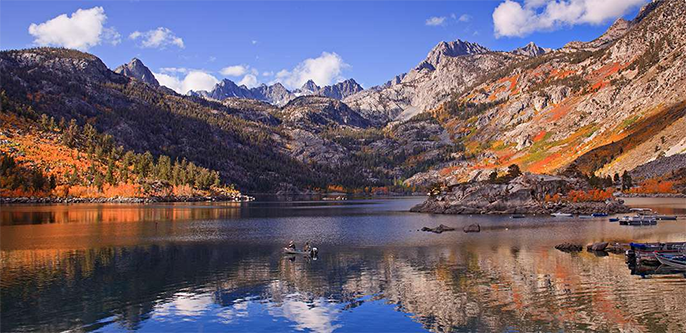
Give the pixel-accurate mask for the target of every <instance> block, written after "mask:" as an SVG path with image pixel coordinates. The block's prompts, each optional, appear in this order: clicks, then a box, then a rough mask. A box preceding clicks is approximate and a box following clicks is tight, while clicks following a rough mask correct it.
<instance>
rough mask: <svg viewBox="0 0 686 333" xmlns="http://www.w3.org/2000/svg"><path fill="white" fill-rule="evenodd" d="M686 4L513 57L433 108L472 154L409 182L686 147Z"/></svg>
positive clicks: (626, 161)
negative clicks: (556, 47) (538, 52)
mask: <svg viewBox="0 0 686 333" xmlns="http://www.w3.org/2000/svg"><path fill="white" fill-rule="evenodd" d="M684 14H686V4H685V3H684V2H682V1H670V0H665V1H658V2H655V3H651V4H649V5H647V6H646V7H645V8H644V9H643V10H642V11H641V13H639V15H638V17H637V18H636V19H635V20H633V21H631V22H622V21H618V22H617V23H615V24H614V25H613V26H612V27H611V28H610V30H609V31H608V32H607V33H605V34H604V35H603V36H601V37H599V38H598V39H596V40H594V41H591V42H587V43H582V42H573V43H570V44H569V45H568V46H565V47H564V48H563V49H561V50H557V51H553V52H548V53H545V54H543V55H540V56H537V57H534V58H529V59H526V60H523V61H519V62H514V63H512V64H510V66H508V67H506V68H504V69H501V70H498V71H494V72H491V73H489V74H488V75H487V76H485V77H483V78H481V79H480V80H479V81H478V82H476V83H474V84H473V85H472V86H471V87H470V88H469V89H465V90H464V92H461V93H460V92H457V93H455V94H453V95H452V97H451V98H450V100H449V101H447V102H445V103H443V104H441V105H440V106H439V107H437V108H435V109H433V110H432V111H430V114H431V117H433V118H435V119H437V120H438V121H439V123H440V124H441V125H442V126H443V127H444V128H445V129H446V131H447V132H448V133H449V134H450V137H451V139H452V140H455V141H457V142H461V143H463V144H464V146H465V147H466V151H465V154H464V155H463V157H464V161H463V162H461V163H456V164H455V165H451V166H449V167H442V166H440V165H439V166H436V167H434V171H432V172H429V173H424V174H420V175H417V176H416V177H414V178H413V179H411V180H410V181H409V182H410V183H414V184H416V183H418V182H427V181H444V182H447V183H457V182H460V181H465V180H468V179H472V178H481V179H484V178H485V177H486V176H487V175H488V174H489V173H490V172H491V171H490V170H492V169H499V170H501V172H502V170H504V168H505V167H507V166H508V165H510V164H517V165H519V166H520V167H521V168H522V169H523V170H525V171H530V172H533V173H558V172H562V171H563V170H565V169H566V168H568V167H569V166H570V165H574V166H575V167H576V168H577V169H579V170H580V171H582V172H584V173H596V174H598V175H599V176H607V175H610V176H611V175H613V174H615V173H619V174H621V173H623V172H624V171H628V170H631V169H633V168H635V167H637V166H639V165H641V164H644V163H646V162H649V161H651V160H654V159H656V158H660V157H664V156H670V155H674V154H678V153H683V152H684V149H685V148H686V146H685V144H686V141H685V140H686V139H684V137H683V134H681V133H684V132H685V131H686V118H684V116H685V115H686V109H685V108H686V102H685V101H686V66H685V61H686V58H685V57H684V56H683V55H684V54H685V52H684V51H685V43H684V41H683V39H681V38H677V37H675V36H683V35H684V34H685V33H686V31H684V30H685V29H686V24H685V23H686V22H684V21H685V19H684Z"/></svg>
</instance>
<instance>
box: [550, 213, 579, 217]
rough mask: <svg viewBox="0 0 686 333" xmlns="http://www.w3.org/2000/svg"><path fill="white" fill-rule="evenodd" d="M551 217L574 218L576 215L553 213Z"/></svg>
mask: <svg viewBox="0 0 686 333" xmlns="http://www.w3.org/2000/svg"><path fill="white" fill-rule="evenodd" d="M550 215H551V216H553V217H572V216H574V214H570V213H552V214H550Z"/></svg>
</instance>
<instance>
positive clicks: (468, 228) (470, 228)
mask: <svg viewBox="0 0 686 333" xmlns="http://www.w3.org/2000/svg"><path fill="white" fill-rule="evenodd" d="M462 231H464V232H481V226H480V225H478V224H476V223H474V224H470V225H468V226H466V227H464V228H463V229H462Z"/></svg>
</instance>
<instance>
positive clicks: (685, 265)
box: [655, 251, 686, 270]
mask: <svg viewBox="0 0 686 333" xmlns="http://www.w3.org/2000/svg"><path fill="white" fill-rule="evenodd" d="M655 258H657V260H658V261H659V262H660V263H661V264H663V265H667V266H670V267H674V268H678V269H683V270H686V255H683V254H678V255H669V254H665V253H661V252H657V251H656V252H655Z"/></svg>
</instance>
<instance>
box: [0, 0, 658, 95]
mask: <svg viewBox="0 0 686 333" xmlns="http://www.w3.org/2000/svg"><path fill="white" fill-rule="evenodd" d="M558 1H560V0H558ZM564 1H568V2H566V3H563V4H566V5H568V6H567V7H564V8H560V6H559V3H558V6H554V5H555V3H556V1H554V0H519V1H518V2H517V1H513V0H497V1H436V2H410V1H403V2H392V1H373V2H362V1H355V2H335V1H307V2H290V1H271V2H255V1H253V2H239V1H169V2H164V1H132V2H124V1H65V2H62V1H49V2H38V1H5V0H3V1H2V3H1V4H0V28H1V29H0V48H2V49H16V48H26V47H31V46H36V45H66V46H70V45H71V46H72V47H77V48H80V49H82V50H86V51H88V52H90V53H93V54H95V55H96V56H98V57H100V58H101V59H102V60H103V61H104V62H105V64H107V65H108V66H109V67H110V68H115V67H116V66H118V65H120V64H122V63H125V62H128V61H129V60H130V59H131V58H132V57H138V58H140V59H141V60H143V62H144V63H145V64H146V65H148V67H150V68H151V70H152V71H153V72H155V73H156V75H159V74H165V76H164V77H162V79H161V81H164V83H166V84H168V85H175V87H173V88H175V89H177V90H184V89H189V88H196V87H197V86H203V85H204V86H207V85H209V84H210V83H211V82H212V80H221V79H222V78H225V77H227V78H230V79H232V80H234V81H236V82H240V81H242V82H243V83H246V84H248V85H255V84H259V83H270V82H274V81H281V82H284V83H286V85H287V86H289V87H294V86H297V85H299V84H300V83H302V81H303V80H305V79H307V78H314V79H315V81H318V82H317V83H318V84H320V85H323V84H328V83H333V82H335V81H337V80H340V79H342V78H354V79H356V80H357V81H358V82H360V83H361V84H363V86H365V87H371V86H373V85H377V84H381V83H383V82H385V81H387V80H389V79H390V78H392V77H393V76H395V75H397V74H400V73H402V72H405V71H407V70H409V69H411V68H412V67H413V66H415V65H416V64H417V63H419V62H420V61H421V60H422V59H423V58H424V57H425V56H426V54H427V53H428V52H429V50H430V49H431V48H432V47H433V46H434V45H436V44H437V43H438V42H440V41H444V40H446V41H447V40H455V39H458V38H459V39H463V40H467V41H472V42H477V43H480V44H482V45H484V46H486V47H489V48H491V49H494V50H511V49H514V48H516V47H519V46H522V45H524V44H526V43H528V42H529V41H534V42H535V43H537V44H539V45H541V46H544V47H552V48H558V47H561V46H563V45H564V44H566V43H567V42H569V41H572V40H582V41H587V40H591V39H593V38H595V37H597V36H599V35H600V34H602V33H603V32H604V31H605V29H607V27H608V26H609V25H610V24H611V23H612V22H613V21H614V20H615V19H616V18H617V17H620V16H623V17H625V18H627V19H631V18H633V17H634V16H635V15H636V12H637V11H638V9H639V8H640V5H641V4H643V3H645V2H646V0H602V3H603V4H604V6H605V7H603V8H600V9H593V8H599V6H598V5H597V4H596V5H594V7H588V8H584V7H583V6H587V5H586V4H584V3H587V2H594V1H595V2H596V3H598V0H564ZM551 3H552V4H551ZM608 6H609V7H608ZM600 7H602V6H600ZM620 7H621V8H620ZM93 8H99V9H98V10H91V9H93ZM79 9H82V10H91V11H88V12H83V13H82V14H83V15H81V17H82V18H83V20H82V21H79V22H80V23H79V22H76V21H75V20H74V21H70V20H71V19H73V18H74V16H73V13H75V12H76V11H77V10H79ZM559 11H562V13H563V14H565V15H567V16H564V18H560V17H563V16H561V15H559ZM494 12H496V13H498V15H494ZM570 13H572V14H573V15H576V16H574V17H573V18H568V17H569V14H570ZM62 14H66V15H67V16H66V17H63V18H61V19H59V20H54V21H50V20H53V19H55V18H56V17H58V16H59V15H62ZM496 16H497V22H494V18H496ZM46 22H47V23H46ZM32 24H34V26H33V27H32V28H31V29H30V27H31V25H32ZM41 24H43V25H41ZM79 24H83V25H85V30H84V31H86V32H85V33H80V32H79V30H78V29H77V30H76V31H75V30H74V25H75V26H77V28H78V27H80V26H79ZM93 26H95V27H94V28H92V27H93ZM97 29H101V30H97ZM96 30H97V31H100V33H94V31H96ZM95 34H97V36H95ZM132 34H133V35H132ZM84 36H86V37H84ZM133 37H135V38H133ZM74 45H77V46H74ZM308 59H309V60H308ZM227 67H228V68H227ZM174 69H176V70H174ZM223 69H224V70H223ZM279 72H281V74H280V75H277V73H279ZM189 73H194V74H195V76H193V77H190V78H187V77H186V76H187V75H189ZM158 78H160V77H158ZM185 79H188V80H185ZM173 80H176V81H173Z"/></svg>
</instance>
